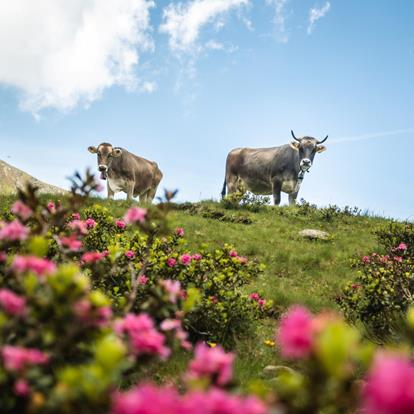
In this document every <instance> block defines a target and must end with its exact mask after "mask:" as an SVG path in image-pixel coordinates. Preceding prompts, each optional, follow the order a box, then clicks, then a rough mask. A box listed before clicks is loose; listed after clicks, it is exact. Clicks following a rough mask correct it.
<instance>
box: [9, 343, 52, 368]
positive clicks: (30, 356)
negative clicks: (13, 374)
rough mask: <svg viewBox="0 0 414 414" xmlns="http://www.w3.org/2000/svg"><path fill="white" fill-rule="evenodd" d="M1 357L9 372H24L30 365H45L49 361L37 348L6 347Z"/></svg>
mask: <svg viewBox="0 0 414 414" xmlns="http://www.w3.org/2000/svg"><path fill="white" fill-rule="evenodd" d="M1 355H2V357H3V362H4V367H5V368H6V369H7V370H8V371H22V370H23V369H24V368H26V367H27V366H29V365H44V364H47V363H48V361H49V357H48V356H47V355H46V354H44V353H43V352H41V351H39V350H38V349H35V348H23V347H19V346H11V345H5V346H3V348H2V350H1Z"/></svg>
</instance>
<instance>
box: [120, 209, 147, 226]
mask: <svg viewBox="0 0 414 414" xmlns="http://www.w3.org/2000/svg"><path fill="white" fill-rule="evenodd" d="M146 216H147V210H146V209H145V208H139V207H131V208H130V209H129V210H128V211H127V212H126V213H125V216H124V221H125V222H126V223H127V224H133V223H136V222H140V223H144V221H145V217H146Z"/></svg>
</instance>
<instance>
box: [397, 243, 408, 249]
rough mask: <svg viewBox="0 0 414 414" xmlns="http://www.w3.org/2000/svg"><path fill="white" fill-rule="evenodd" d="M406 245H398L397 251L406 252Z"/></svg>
mask: <svg viewBox="0 0 414 414" xmlns="http://www.w3.org/2000/svg"><path fill="white" fill-rule="evenodd" d="M407 248H408V247H407V245H406V244H405V243H400V245H399V246H398V250H407Z"/></svg>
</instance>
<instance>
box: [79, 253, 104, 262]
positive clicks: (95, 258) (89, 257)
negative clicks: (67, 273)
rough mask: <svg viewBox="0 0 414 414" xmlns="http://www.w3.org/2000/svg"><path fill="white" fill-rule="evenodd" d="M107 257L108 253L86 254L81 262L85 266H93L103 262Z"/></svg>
mask: <svg viewBox="0 0 414 414" xmlns="http://www.w3.org/2000/svg"><path fill="white" fill-rule="evenodd" d="M106 256H107V254H106V252H85V253H84V254H83V255H82V259H81V260H82V262H83V263H85V264H91V263H97V262H99V261H101V260H102V259H103V258H104V257H106Z"/></svg>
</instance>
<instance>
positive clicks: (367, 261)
mask: <svg viewBox="0 0 414 414" xmlns="http://www.w3.org/2000/svg"><path fill="white" fill-rule="evenodd" d="M362 261H363V262H364V263H369V262H370V261H371V259H370V257H369V256H364V257H363V258H362Z"/></svg>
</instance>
